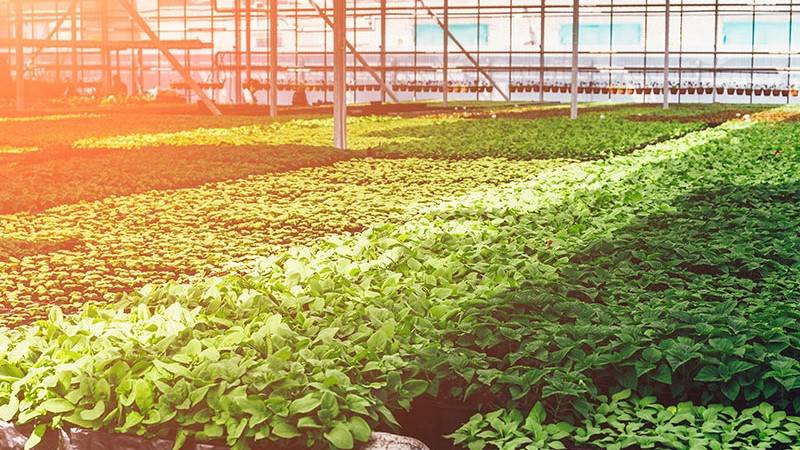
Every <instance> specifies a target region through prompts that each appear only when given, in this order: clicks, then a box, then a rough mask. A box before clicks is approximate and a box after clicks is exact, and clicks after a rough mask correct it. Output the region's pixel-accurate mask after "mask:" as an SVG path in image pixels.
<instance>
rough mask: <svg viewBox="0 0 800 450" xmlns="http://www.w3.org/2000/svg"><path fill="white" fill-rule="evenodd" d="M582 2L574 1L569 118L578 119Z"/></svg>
mask: <svg viewBox="0 0 800 450" xmlns="http://www.w3.org/2000/svg"><path fill="white" fill-rule="evenodd" d="M579 9H580V0H572V92H571V95H570V108H569V117H570V119H572V120H575V119H577V118H578V44H579V42H578V39H579V34H580V33H579V31H580V24H579V20H580V19H579V17H580V14H579Z"/></svg>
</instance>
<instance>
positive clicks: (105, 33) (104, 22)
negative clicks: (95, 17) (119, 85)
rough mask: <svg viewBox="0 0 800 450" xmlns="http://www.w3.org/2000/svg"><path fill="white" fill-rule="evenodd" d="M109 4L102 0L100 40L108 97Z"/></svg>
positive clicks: (109, 74)
mask: <svg viewBox="0 0 800 450" xmlns="http://www.w3.org/2000/svg"><path fill="white" fill-rule="evenodd" d="M108 2H109V0H100V40H101V42H102V43H103V46H102V48H101V53H100V59H101V61H102V65H103V70H102V74H103V76H102V80H103V93H104V95H108V94H109V93H110V92H111V84H112V82H111V77H112V75H111V72H112V71H111V50H109V48H108V45H107V44H108V42H109V37H110V27H109V17H108V6H109V5H108Z"/></svg>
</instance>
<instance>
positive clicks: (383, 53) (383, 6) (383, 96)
mask: <svg viewBox="0 0 800 450" xmlns="http://www.w3.org/2000/svg"><path fill="white" fill-rule="evenodd" d="M381 79H382V80H384V81H386V0H381ZM381 103H386V89H384V88H383V86H381Z"/></svg>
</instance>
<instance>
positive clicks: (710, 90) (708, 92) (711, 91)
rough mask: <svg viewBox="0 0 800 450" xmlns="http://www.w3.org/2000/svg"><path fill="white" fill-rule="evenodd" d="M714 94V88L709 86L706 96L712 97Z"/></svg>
mask: <svg viewBox="0 0 800 450" xmlns="http://www.w3.org/2000/svg"><path fill="white" fill-rule="evenodd" d="M713 93H714V88H713V87H711V86H709V87H707V88H706V95H711V94H713Z"/></svg>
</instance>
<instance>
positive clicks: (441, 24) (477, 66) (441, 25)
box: [417, 0, 508, 101]
mask: <svg viewBox="0 0 800 450" xmlns="http://www.w3.org/2000/svg"><path fill="white" fill-rule="evenodd" d="M417 1H418V2H419V4H420V5H422V7H423V8H425V9H426V10H427V11H428V14H429V15H430V16H431V17H432V18H433V20H435V21H436V23H437V24H438V25H439V28H441V29H442V31H444V32H445V34H447V35H448V36H449V37H450V39H452V40H453V43H454V44H456V47H458V49H459V50H461V53H463V54H464V56H466V58H467V60H469V62H470V63H471V64H472V65H473V66H475V69H477V70H478V73H480V74H481V75H483V76H484V78H486V79H487V80H488V81H489V83H490V84H491V85H492V87H494V89H495V90H496V91H497V92H499V93H500V95H501V96H502V97H503V100H505V101H508V94H506V93H505V92H503V90H502V89H500V85H498V84H497V83H496V82H495V81H494V78H492V75H491V74H490V73H489V72H488V71H487V70H486V69H484V68H482V67H481V66H480V64H479V63H478V61H476V60H475V58H474V57H473V56H472V55H471V54H470V53H469V52H468V51H467V49H466V48H464V46H463V45H461V42H460V41H459V40H458V39H456V37H455V35H454V34H453V33H452V32H451V31H450V30H449V29H448V28H447V27H445V26H444V22H442V19H440V18H439V16H437V15H436V13H435V12H433V10H432V9H431V8H429V7H428V5H426V4H425V2H424V1H423V0H417Z"/></svg>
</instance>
